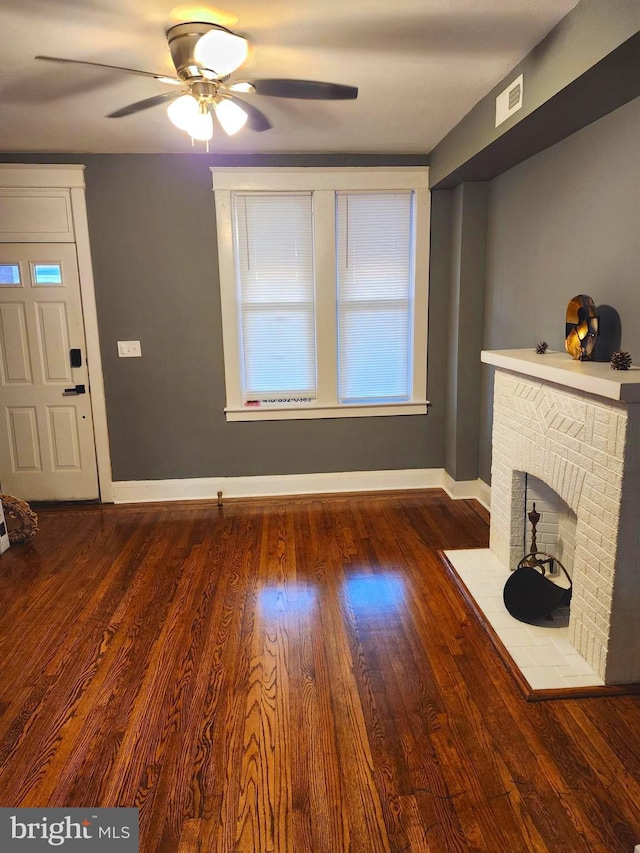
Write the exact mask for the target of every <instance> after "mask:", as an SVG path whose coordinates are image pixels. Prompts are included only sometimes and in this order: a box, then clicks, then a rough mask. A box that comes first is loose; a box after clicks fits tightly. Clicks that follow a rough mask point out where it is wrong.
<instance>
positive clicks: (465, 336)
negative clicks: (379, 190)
mask: <svg viewBox="0 0 640 853" xmlns="http://www.w3.org/2000/svg"><path fill="white" fill-rule="evenodd" d="M487 198H488V184H486V183H470V184H462V185H461V186H459V187H457V188H456V189H455V190H453V192H452V215H451V241H450V251H451V265H450V266H451V269H450V295H449V300H450V301H449V339H448V353H449V358H448V375H447V411H446V425H447V428H446V436H447V441H446V445H445V469H446V471H447V473H448V474H449V475H450V476H451V477H453V479H454V480H475V479H476V478H477V476H478V429H479V417H480V385H481V377H482V368H481V362H480V352H481V350H482V339H483V324H484V278H485V268H486V239H487Z"/></svg>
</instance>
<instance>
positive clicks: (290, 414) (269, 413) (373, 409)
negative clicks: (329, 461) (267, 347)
mask: <svg viewBox="0 0 640 853" xmlns="http://www.w3.org/2000/svg"><path fill="white" fill-rule="evenodd" d="M430 405H431V404H430V403H429V401H428V400H424V401H422V402H420V403H386V404H385V405H373V406H372V405H363V406H298V407H296V406H286V407H285V406H283V407H281V408H279V407H278V406H264V407H261V408H258V407H256V408H242V409H232V408H226V409H225V410H224V411H225V414H226V417H227V420H228V421H300V420H311V419H316V418H368V417H369V418H370V417H389V416H397V415H426V414H427V407H428V406H430Z"/></svg>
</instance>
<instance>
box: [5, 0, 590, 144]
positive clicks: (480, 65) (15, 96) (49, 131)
mask: <svg viewBox="0 0 640 853" xmlns="http://www.w3.org/2000/svg"><path fill="white" fill-rule="evenodd" d="M576 2H577V0H394V1H393V2H392V1H391V0H384V2H383V0H321V2H317V0H268V2H265V0H262V2H259V0H220V3H221V4H222V3H225V5H224V6H222V5H220V6H217V7H215V8H216V9H217V10H218V12H222V13H223V15H226V17H224V16H223V17H220V14H218V15H216V14H215V13H214V7H213V6H212V5H207V4H205V3H200V4H198V3H196V2H193V3H180V4H179V5H177V4H176V3H174V2H171V0H0V116H1V118H0V151H5V152H8V151H37V152H47V151H51V152H82V153H88V152H105V153H107V152H109V153H110V152H181V151H190V150H191V143H190V141H189V139H188V137H187V136H186V135H185V134H183V133H182V132H181V131H179V130H177V129H176V128H175V127H174V126H173V125H172V124H171V123H170V122H169V120H168V118H167V116H166V110H165V108H164V107H163V106H159V107H154V108H153V109H150V110H147V111H145V112H142V113H138V114H136V115H133V116H128V117H126V118H120V119H107V118H105V115H106V114H107V113H109V112H112V111H114V110H116V109H118V108H120V107H122V106H125V105H126V104H129V103H132V102H134V101H138V100H142V99H143V98H148V97H151V96H152V95H155V94H158V93H160V92H162V91H166V90H168V89H169V88H170V87H168V86H166V85H164V84H162V83H159V82H157V81H155V80H153V79H151V78H149V79H147V78H144V77H136V76H134V75H129V74H123V73H118V72H115V71H114V72H111V71H105V70H101V69H97V68H89V67H82V66H69V65H55V64H52V63H45V62H39V61H36V60H35V59H34V57H35V56H36V54H47V55H50V56H62V57H68V58H71V59H85V60H89V61H93V62H101V63H108V64H113V65H124V66H127V67H132V68H140V69H143V70H147V71H154V72H160V73H162V72H171V71H172V69H173V66H172V65H171V60H170V57H169V51H168V48H167V43H166V39H165V31H166V29H167V28H168V27H169V26H171V25H172V24H174V23H179V22H180V21H186V20H212V21H218V22H219V23H223V24H225V25H226V26H229V27H230V28H231V29H234V30H235V31H237V32H239V33H242V34H243V35H245V36H247V37H248V38H249V40H250V42H251V44H252V51H251V54H250V56H249V60H248V61H247V63H246V64H245V65H244V66H243V68H242V69H241V70H240V71H239V72H236V75H235V76H236V77H249V78H251V77H256V78H259V77H297V78H303V79H311V80H324V81H328V82H332V83H345V84H348V85H352V86H358V87H359V95H358V99H357V100H356V101H343V102H323V101H294V100H283V99H278V98H268V97H264V96H261V97H260V96H254V99H253V103H254V104H255V105H256V106H258V107H259V108H260V109H262V110H263V112H265V113H266V114H267V115H268V116H269V118H270V120H271V122H272V124H273V129H272V130H269V131H267V132H265V133H254V132H252V131H250V130H249V129H246V128H245V129H244V130H243V131H241V132H240V133H239V134H238V136H236V137H234V138H232V139H229V138H226V137H225V135H224V134H223V133H222V132H221V131H218V132H216V136H215V137H214V139H213V141H212V143H211V150H212V151H214V152H218V151H219V152H225V153H230V152H238V153H248V152H362V153H365V152H367V153H376V152H380V153H381V152H390V153H398V154H400V153H407V154H411V153H420V154H426V153H427V152H429V151H430V150H431V149H432V148H433V147H434V146H435V145H436V144H437V143H438V142H439V141H440V140H441V139H442V138H443V137H444V136H445V135H446V134H447V133H448V131H449V130H451V128H452V127H454V126H455V125H456V124H457V123H458V122H459V121H460V119H461V118H462V117H463V116H464V115H466V113H467V112H468V111H469V110H470V109H471V108H472V107H473V106H474V104H476V103H477V102H478V101H479V100H480V99H481V98H482V97H483V96H484V95H485V94H486V93H487V92H488V91H489V90H490V89H491V88H493V86H494V85H495V84H496V83H498V82H499V81H500V80H501V79H502V77H504V76H505V74H507V73H508V72H509V71H510V69H511V68H513V67H514V65H516V64H517V63H518V62H519V61H520V60H521V59H522V58H523V57H524V56H525V55H526V54H527V53H528V52H529V51H530V50H531V49H532V48H533V47H534V46H535V45H536V44H537V43H538V42H539V41H540V40H541V39H542V38H543V37H544V36H545V35H546V33H548V32H549V30H551V29H552V28H553V27H554V26H555V24H556V23H557V22H558V21H559V20H560V19H561V18H562V17H564V15H566V14H567V12H568V11H569V10H570V9H571V8H572V7H573V6H575V5H576ZM227 3H228V5H226V4H227ZM200 146H201V147H202V144H200Z"/></svg>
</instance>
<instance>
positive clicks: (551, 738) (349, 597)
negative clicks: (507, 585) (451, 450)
mask: <svg viewBox="0 0 640 853" xmlns="http://www.w3.org/2000/svg"><path fill="white" fill-rule="evenodd" d="M39 516H40V532H39V533H38V535H37V536H36V537H35V539H33V540H32V541H31V542H30V543H28V544H25V545H22V546H14V547H12V548H11V549H10V550H9V551H8V552H6V553H5V554H3V555H2V557H1V558H0V661H1V664H0V806H21V805H22V806H24V805H38V806H46V805H51V806H68V807H72V806H84V807H86V806H109V805H120V806H135V807H138V808H139V810H140V827H141V847H140V849H141V851H142V853H240V851H242V853H378V851H385V853H466V851H486V853H511V851H512V850H513V851H518V853H520V851H522V853H524V852H525V851H526V853H529V851H535V852H536V853H537V852H538V851H540V853H544V851H548V853H565V851H566V853H579V851H596V853H600V851H602V853H605V851H606V853H629V851H630V850H632V849H633V847H634V845H635V844H637V843H639V842H640V697H633V696H625V697H615V698H610V697H607V698H598V699H572V700H562V701H553V702H539V703H527V702H525V701H524V700H523V699H522V698H521V697H520V693H519V691H518V689H517V686H516V685H515V684H514V682H513V681H512V679H511V677H510V675H509V673H508V672H507V671H506V670H505V668H504V666H503V665H502V663H501V662H500V659H499V658H498V656H497V655H496V653H495V650H494V648H493V646H492V644H491V643H490V641H489V640H488V638H487V637H486V635H485V634H484V632H483V630H482V628H481V626H480V625H479V624H478V623H477V622H476V620H475V619H474V617H473V616H472V614H471V613H470V611H469V609H468V607H467V605H466V604H465V602H464V601H463V599H462V598H461V597H460V595H459V593H458V591H457V590H456V588H455V587H454V586H453V585H452V584H451V581H450V579H449V578H448V576H447V574H446V572H445V571H444V569H443V567H442V564H441V563H440V561H439V559H438V556H437V551H438V550H439V549H442V548H455V547H486V542H487V535H488V516H487V513H486V511H484V510H483V509H482V508H481V507H479V505H478V504H477V503H476V502H474V501H451V500H450V499H449V498H448V497H447V496H446V495H445V494H444V493H443V492H442V491H440V490H432V491H425V492H409V493H387V494H371V495H337V496H314V497H309V498H291V499H287V498H278V499H272V500H271V499H270V500H265V499H256V500H251V501H238V502H229V503H225V505H224V506H223V507H218V506H217V505H216V504H215V503H211V502H205V501H201V502H193V503H182V504H149V505H135V506H120V507H100V506H92V507H87V508H83V507H77V506H70V507H64V506H63V507H56V508H53V507H51V508H42V509H41V510H39Z"/></svg>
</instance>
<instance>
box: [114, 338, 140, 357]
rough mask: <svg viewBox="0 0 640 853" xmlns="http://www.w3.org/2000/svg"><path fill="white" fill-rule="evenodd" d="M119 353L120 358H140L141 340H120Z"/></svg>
mask: <svg viewBox="0 0 640 853" xmlns="http://www.w3.org/2000/svg"><path fill="white" fill-rule="evenodd" d="M118 355H119V356H120V358H140V357H141V356H142V349H141V348H140V341H118Z"/></svg>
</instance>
